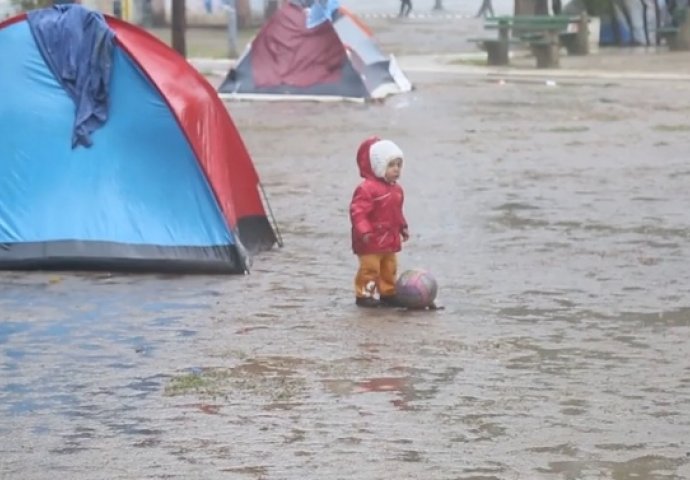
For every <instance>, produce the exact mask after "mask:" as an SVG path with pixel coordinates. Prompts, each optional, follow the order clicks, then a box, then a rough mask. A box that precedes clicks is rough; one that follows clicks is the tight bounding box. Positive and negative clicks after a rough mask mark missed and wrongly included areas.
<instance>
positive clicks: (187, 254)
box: [0, 7, 275, 273]
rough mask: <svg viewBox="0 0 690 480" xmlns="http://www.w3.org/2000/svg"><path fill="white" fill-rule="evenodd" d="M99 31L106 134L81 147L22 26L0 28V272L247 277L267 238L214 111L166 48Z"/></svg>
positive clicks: (243, 167)
mask: <svg viewBox="0 0 690 480" xmlns="http://www.w3.org/2000/svg"><path fill="white" fill-rule="evenodd" d="M75 8H76V7H75ZM78 8H81V7H78ZM108 24H109V25H110V27H112V28H113V30H114V32H115V35H116V42H115V46H114V48H113V52H112V72H111V74H110V80H109V88H108V99H107V107H108V113H107V120H106V121H105V123H103V125H101V126H100V127H99V128H97V129H95V130H94V131H93V132H92V133H91V142H92V144H91V146H89V147H87V146H82V145H76V146H73V142H72V139H73V130H74V126H75V102H74V101H73V98H71V97H70V95H69V94H68V93H67V92H66V90H65V88H64V81H61V80H60V79H58V78H56V75H55V74H54V73H53V72H52V71H51V69H50V68H49V67H48V64H47V62H46V60H45V56H44V54H43V53H42V52H41V51H40V50H39V48H38V47H37V42H36V41H35V39H34V36H33V35H32V31H31V29H30V26H29V23H28V22H27V21H26V17H24V16H22V17H18V18H15V19H11V20H10V21H6V22H4V23H0V72H1V73H0V91H1V92H3V94H2V101H0V268H5V269H7V268H12V269H16V268H19V269H31V268H40V269H99V270H100V269H107V270H112V269H117V270H125V271H140V270H145V271H182V272H230V273H238V272H243V271H246V269H247V264H248V255H249V252H253V251H258V250H262V249H266V248H270V247H271V246H272V245H273V243H274V241H275V236H274V233H273V230H272V228H271V226H270V223H269V222H268V220H267V218H266V214H265V212H264V208H263V205H262V199H261V197H260V193H259V191H258V189H257V187H258V176H257V175H256V171H255V170H254V167H253V165H252V163H251V160H250V158H249V156H248V153H247V152H246V149H245V148H244V145H243V144H242V141H241V139H240V138H239V134H238V133H237V131H236V129H235V127H234V125H233V124H232V121H231V119H230V117H229V115H228V113H227V111H226V110H225V108H224V106H223V104H222V102H220V101H219V100H218V98H217V95H216V94H215V91H214V89H213V87H212V86H210V85H208V83H207V82H206V81H205V80H204V79H203V77H201V76H200V75H199V74H198V73H197V72H195V71H194V70H193V69H192V68H191V67H190V66H189V65H188V64H187V63H186V62H185V61H184V59H182V58H181V57H179V56H178V55H177V54H176V53H175V52H174V51H172V50H171V49H169V48H168V47H167V46H165V45H164V44H162V43H160V42H158V41H157V40H156V39H154V38H153V37H151V36H149V35H148V34H147V33H146V32H144V31H143V30H139V29H138V28H136V27H134V26H131V25H128V24H125V23H124V22H121V21H118V20H116V19H113V18H108ZM176 85H180V86H184V90H182V88H181V87H180V86H176Z"/></svg>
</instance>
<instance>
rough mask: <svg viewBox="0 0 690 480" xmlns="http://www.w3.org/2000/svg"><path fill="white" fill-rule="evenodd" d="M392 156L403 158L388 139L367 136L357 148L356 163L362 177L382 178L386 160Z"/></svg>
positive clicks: (401, 153)
mask: <svg viewBox="0 0 690 480" xmlns="http://www.w3.org/2000/svg"><path fill="white" fill-rule="evenodd" d="M394 158H400V159H402V158H403V152H402V150H400V147H398V146H397V145H396V144H395V143H393V142H392V141H390V140H382V139H381V138H379V137H369V138H367V139H366V140H364V141H363V142H362V144H361V145H360V146H359V149H358V150H357V165H358V166H359V174H360V176H362V177H363V178H379V179H382V178H384V176H385V174H386V168H387V167H388V162H390V161H391V160H393V159H394Z"/></svg>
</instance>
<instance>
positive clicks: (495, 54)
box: [486, 42, 508, 65]
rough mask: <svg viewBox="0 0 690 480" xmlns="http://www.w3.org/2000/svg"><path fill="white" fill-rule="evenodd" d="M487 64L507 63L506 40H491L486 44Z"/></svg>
mask: <svg viewBox="0 0 690 480" xmlns="http://www.w3.org/2000/svg"><path fill="white" fill-rule="evenodd" d="M486 53H487V61H486V63H487V64H488V65H508V42H495V43H494V42H492V43H488V44H487V45H486Z"/></svg>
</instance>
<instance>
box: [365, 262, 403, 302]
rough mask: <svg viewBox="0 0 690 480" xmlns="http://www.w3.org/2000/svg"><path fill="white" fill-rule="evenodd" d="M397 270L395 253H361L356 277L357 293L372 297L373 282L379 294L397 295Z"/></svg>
mask: <svg viewBox="0 0 690 480" xmlns="http://www.w3.org/2000/svg"><path fill="white" fill-rule="evenodd" d="M397 270H398V259H397V257H396V255H395V253H372V254H368V255H359V270H357V276H356V277H355V295H357V296H358V297H370V296H371V295H372V294H373V293H374V292H372V291H371V285H372V282H373V285H375V286H376V289H377V290H378V292H379V295H383V296H388V295H395V280H396V278H397Z"/></svg>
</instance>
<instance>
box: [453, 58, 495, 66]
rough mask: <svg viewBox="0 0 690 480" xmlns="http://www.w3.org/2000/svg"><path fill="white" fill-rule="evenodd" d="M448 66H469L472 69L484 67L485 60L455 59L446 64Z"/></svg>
mask: <svg viewBox="0 0 690 480" xmlns="http://www.w3.org/2000/svg"><path fill="white" fill-rule="evenodd" d="M446 63H447V64H448V65H469V66H472V67H486V58H479V57H478V58H456V59H455V60H450V61H449V62H446Z"/></svg>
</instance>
